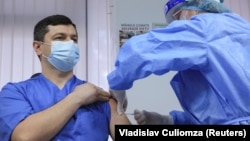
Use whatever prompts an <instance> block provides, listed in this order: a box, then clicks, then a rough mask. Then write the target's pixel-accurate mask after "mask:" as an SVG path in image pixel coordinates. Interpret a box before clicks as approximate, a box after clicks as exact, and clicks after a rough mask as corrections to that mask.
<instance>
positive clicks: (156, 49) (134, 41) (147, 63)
mask: <svg viewBox="0 0 250 141" xmlns="http://www.w3.org/2000/svg"><path fill="white" fill-rule="evenodd" d="M204 25H205V24H204V23H203V22H202V21H199V20H193V21H192V22H190V21H184V20H182V21H175V22H172V23H171V24H170V25H169V26H168V27H166V28H161V29H155V30H152V31H150V32H148V33H145V34H142V35H138V36H134V37H132V38H131V39H129V40H128V41H127V42H125V44H124V45H123V46H122V47H121V49H120V51H119V53H118V56H117V59H116V62H115V69H114V70H113V71H112V72H111V73H110V74H109V75H108V77H107V79H108V83H109V87H110V88H111V89H113V90H127V89H130V88H131V87H132V85H133V82H134V81H135V80H138V79H142V78H145V77H147V76H149V75H151V74H156V75H162V74H164V73H167V72H169V71H170V70H173V71H181V70H186V69H191V68H192V69H199V68H202V67H203V66H204V65H205V63H206V61H207V60H206V59H207V44H206V36H205V34H206V32H207V31H204V30H203V26H204Z"/></svg>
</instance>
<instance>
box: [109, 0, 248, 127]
mask: <svg viewBox="0 0 250 141" xmlns="http://www.w3.org/2000/svg"><path fill="white" fill-rule="evenodd" d="M165 15H166V20H167V22H168V23H169V24H168V26H166V27H165V28H158V29H152V30H151V31H149V32H148V33H145V34H142V35H138V36H133V37H132V38H130V39H129V40H128V41H126V42H125V43H124V44H123V46H122V47H121V49H120V50H119V54H118V56H117V60H116V62H115V69H114V70H113V71H112V72H111V73H110V74H109V75H108V82H109V86H110V89H111V91H112V93H113V95H114V97H116V99H117V101H118V103H121V104H118V105H123V103H124V102H126V93H125V92H123V91H125V90H128V89H130V88H132V86H133V82H134V81H136V80H139V79H143V78H145V77H148V76H149V75H151V74H155V75H163V74H166V73H168V72H169V71H176V72H177V73H176V74H175V76H174V77H173V78H172V80H171V82H170V85H171V86H172V88H173V90H174V92H175V95H176V97H177V98H178V100H179V103H180V105H181V106H182V108H183V111H177V110H172V111H170V112H169V113H167V114H166V116H164V115H162V116H161V115H159V114H157V113H153V112H152V113H150V112H147V111H139V110H135V111H134V114H135V115H134V118H135V120H136V121H137V123H138V124H195V125H200V124H220V125H231V124H250V102H249V99H250V61H249V60H250V23H249V21H248V20H246V19H244V18H242V17H241V16H240V15H238V14H235V13H233V12H231V10H230V9H229V8H227V7H226V6H225V5H224V4H223V0H168V1H167V3H166V7H165ZM131 62H133V65H131ZM152 84H153V85H154V84H155V83H154V82H152ZM153 85H152V88H154V87H153ZM166 85H167V83H166ZM117 95H118V96H117ZM154 95H155V97H157V93H155V94H154ZM124 99H125V100H124ZM170 100H171V99H166V102H168V101H170ZM151 104H153V103H151ZM125 105H126V104H125ZM120 108H123V107H122V106H119V107H118V110H119V111H122V112H124V110H123V109H120Z"/></svg>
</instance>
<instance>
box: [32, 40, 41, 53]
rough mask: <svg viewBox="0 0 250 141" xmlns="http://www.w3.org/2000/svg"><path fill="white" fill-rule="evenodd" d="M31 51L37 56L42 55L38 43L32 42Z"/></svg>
mask: <svg viewBox="0 0 250 141" xmlns="http://www.w3.org/2000/svg"><path fill="white" fill-rule="evenodd" d="M33 49H34V51H35V52H36V54H37V55H38V56H40V55H41V54H42V51H41V43H40V42H39V41H33Z"/></svg>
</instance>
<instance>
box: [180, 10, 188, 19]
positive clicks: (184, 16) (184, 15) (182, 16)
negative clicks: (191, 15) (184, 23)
mask: <svg viewBox="0 0 250 141" xmlns="http://www.w3.org/2000/svg"><path fill="white" fill-rule="evenodd" d="M184 12H185V13H184V14H183V15H181V17H180V20H187V14H188V11H187V10H185V11H184Z"/></svg>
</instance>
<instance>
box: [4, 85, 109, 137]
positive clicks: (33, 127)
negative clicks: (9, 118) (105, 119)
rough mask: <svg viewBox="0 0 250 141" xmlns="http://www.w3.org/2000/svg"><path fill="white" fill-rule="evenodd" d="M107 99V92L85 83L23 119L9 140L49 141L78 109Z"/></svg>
mask: <svg viewBox="0 0 250 141" xmlns="http://www.w3.org/2000/svg"><path fill="white" fill-rule="evenodd" d="M2 93H4V91H3V92H2ZM109 99H110V94H109V93H108V92H105V91H103V90H102V89H101V88H99V87H96V86H94V85H93V84H90V83H85V84H82V85H79V86H77V87H76V88H75V90H74V91H73V92H72V93H70V94H69V95H68V96H67V97H65V98H64V99H62V100H61V101H60V102H58V103H56V104H55V105H52V106H51V107H49V108H48V109H44V110H43V111H41V112H38V113H34V114H32V115H30V116H28V117H26V118H25V119H23V121H21V122H20V123H19V124H18V125H17V126H16V128H15V129H14V131H13V133H12V135H11V140H12V141H19V140H25V141H48V140H51V139H52V138H53V137H54V136H56V134H57V133H58V132H59V131H60V130H61V129H62V128H63V127H64V126H65V124H66V123H67V122H68V120H69V119H70V118H72V115H74V113H75V112H76V111H77V110H78V108H80V107H81V106H84V105H88V104H91V103H93V102H95V101H108V100H109ZM9 102H14V101H9ZM1 112H4V111H1Z"/></svg>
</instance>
